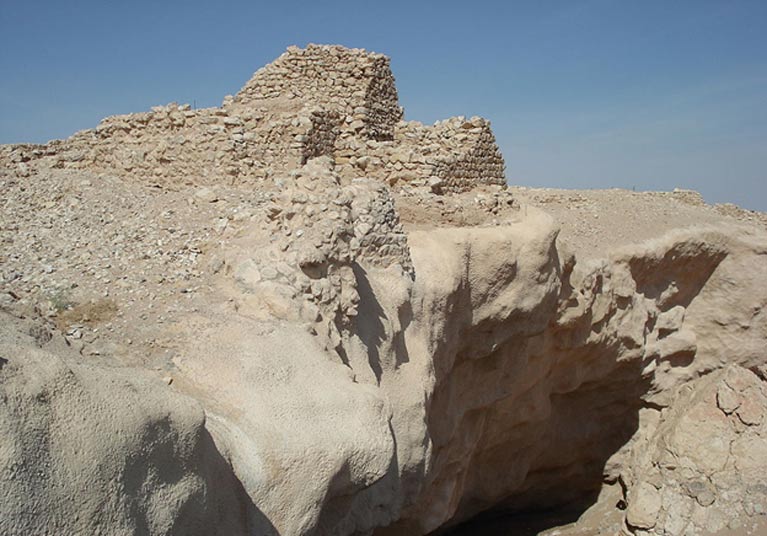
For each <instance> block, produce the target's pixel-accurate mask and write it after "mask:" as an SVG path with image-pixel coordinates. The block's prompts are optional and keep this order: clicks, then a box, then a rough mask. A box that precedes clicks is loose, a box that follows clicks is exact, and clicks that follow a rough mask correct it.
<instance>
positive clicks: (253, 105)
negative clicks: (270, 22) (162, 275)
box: [0, 45, 505, 192]
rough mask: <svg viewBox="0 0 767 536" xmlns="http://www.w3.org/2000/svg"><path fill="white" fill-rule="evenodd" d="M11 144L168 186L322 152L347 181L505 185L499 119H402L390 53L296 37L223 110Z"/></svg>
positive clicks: (15, 152)
mask: <svg viewBox="0 0 767 536" xmlns="http://www.w3.org/2000/svg"><path fill="white" fill-rule="evenodd" d="M4 152H6V153H8V152H10V154H6V155H5V157H6V158H10V160H11V161H12V162H15V163H16V164H17V167H18V171H17V172H18V173H19V174H22V175H23V174H25V170H26V169H27V162H28V161H29V160H38V159H43V160H44V161H45V162H47V163H48V165H50V166H52V167H56V168H74V169H83V168H87V169H94V170H97V171H103V172H108V173H114V174H118V175H121V176H126V177H127V176H130V177H131V178H134V179H139V180H144V181H147V182H149V183H152V184H157V185H160V186H164V187H172V185H173V184H179V183H180V184H215V183H220V182H226V183H230V184H249V183H253V182H255V181H261V180H264V179H268V178H270V177H272V176H275V175H280V174H284V173H287V172H289V171H290V170H292V169H295V168H297V167H299V166H301V165H303V164H305V163H306V162H307V161H308V160H309V159H311V158H315V157H319V156H328V157H330V158H331V160H332V161H333V162H334V165H335V169H336V172H337V173H338V174H339V176H341V177H342V178H344V179H347V180H350V179H352V178H355V177H359V176H363V175H364V176H366V177H369V178H374V179H378V180H381V181H385V182H387V183H388V184H390V185H395V184H397V183H399V184H400V185H402V184H407V183H416V184H418V183H425V182H427V181H431V182H432V184H436V185H438V187H439V188H441V189H442V190H444V191H449V192H460V191H465V190H468V189H471V188H472V187H473V186H474V185H476V184H496V185H504V184H505V177H504V161H503V156H502V155H501V153H500V151H499V149H498V147H497V145H496V142H495V137H494V136H493V133H492V130H491V128H490V123H489V121H487V120H485V119H482V118H478V117H474V118H471V119H468V120H467V119H465V118H462V117H458V118H452V119H448V120H445V121H440V122H437V123H436V124H435V125H433V126H427V125H423V124H421V123H419V122H415V121H403V111H402V108H401V107H400V106H399V102H398V98H397V89H396V86H395V83H394V76H393V75H392V72H391V69H390V66H389V59H388V58H387V57H386V56H383V55H381V54H375V53H370V52H366V51H365V50H362V49H348V48H344V47H341V46H327V45H308V46H307V47H306V48H305V49H300V48H297V47H289V48H288V50H287V51H286V52H285V53H284V54H282V55H281V56H280V57H279V58H277V60H275V61H274V62H273V63H271V64H269V65H267V66H265V67H263V68H262V69H260V70H258V71H257V72H256V73H255V74H254V75H253V77H252V78H251V79H250V81H248V83H247V84H246V85H245V86H244V87H243V88H242V90H240V92H239V93H238V94H237V95H235V96H233V97H232V96H227V97H226V98H225V99H224V102H223V105H222V106H221V107H220V108H206V109H198V110H195V109H192V108H191V107H190V106H189V105H177V104H169V105H167V106H158V107H154V108H152V111H150V112H145V113H135V114H128V115H117V116H112V117H108V118H106V119H104V120H103V121H102V122H101V123H100V124H99V125H98V126H97V127H96V128H95V129H91V130H85V131H81V132H78V133H77V134H75V135H74V136H72V137H71V138H69V139H67V140H57V141H52V142H50V143H48V144H46V145H16V146H10V147H6V148H4ZM0 156H2V155H0Z"/></svg>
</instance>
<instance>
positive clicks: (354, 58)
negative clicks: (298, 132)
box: [231, 45, 402, 140]
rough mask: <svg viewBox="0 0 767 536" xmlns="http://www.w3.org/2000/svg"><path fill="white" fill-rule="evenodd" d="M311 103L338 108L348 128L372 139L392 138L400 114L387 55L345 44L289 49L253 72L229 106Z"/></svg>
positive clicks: (302, 104)
mask: <svg viewBox="0 0 767 536" xmlns="http://www.w3.org/2000/svg"><path fill="white" fill-rule="evenodd" d="M309 103H311V105H314V106H319V107H321V108H323V109H325V110H332V111H335V112H338V113H339V114H340V115H341V118H342V120H343V124H342V127H343V128H344V129H345V130H349V131H352V132H355V133H357V134H360V135H363V136H364V137H367V138H369V139H373V140H387V139H392V137H393V136H394V125H395V124H396V123H397V122H398V121H399V120H401V119H402V109H401V108H400V106H399V102H398V98H397V88H396V86H395V83H394V76H393V75H392V72H391V69H390V67H389V58H387V57H386V56H383V55H382V54H375V53H370V52H366V51H365V50H362V49H356V48H354V49H348V48H344V47H341V46H327V45H309V46H307V47H306V48H304V49H301V48H297V47H290V48H288V50H287V51H286V52H285V53H284V54H282V55H281V56H280V57H279V58H277V59H276V60H275V61H274V62H272V63H270V64H269V65H267V66H266V67H263V68H262V69H259V70H258V71H257V72H256V73H255V74H254V75H253V77H252V78H251V79H250V81H249V82H248V83H247V84H245V87H243V88H242V90H240V92H239V93H238V94H237V95H236V96H235V98H234V100H233V101H232V103H231V106H232V107H234V108H242V107H244V108H248V107H253V106H267V107H282V108H285V109H290V108H291V107H292V108H293V109H297V108H300V107H302V106H304V105H306V104H309Z"/></svg>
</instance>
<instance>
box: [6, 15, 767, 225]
mask: <svg viewBox="0 0 767 536" xmlns="http://www.w3.org/2000/svg"><path fill="white" fill-rule="evenodd" d="M309 42H314V43H339V44H343V45H346V46H354V47H362V48H367V49H369V50H375V51H376V52H383V53H385V54H387V55H389V56H390V57H391V58H392V69H393V70H394V74H395V77H396V78H397V85H398V88H399V94H400V101H401V103H402V105H403V106H404V107H405V113H406V117H407V118H408V119H417V120H420V121H424V122H433V121H435V120H437V119H441V118H445V117H448V116H453V115H467V116H471V115H482V116H485V117H487V118H489V119H490V120H491V121H492V122H493V127H494V130H495V133H496V137H497V138H498V142H499V145H500V146H501V149H502V150H503V153H504V155H505V157H506V164H507V177H508V179H509V182H510V183H512V184H521V185H528V186H551V187H568V188H606V187H621V188H636V189H637V190H646V189H650V190H653V189H663V190H669V189H673V188H674V187H680V188H692V189H696V190H698V191H700V192H702V193H703V195H704V197H705V198H706V200H707V201H709V202H727V201H729V202H734V203H738V204H740V205H741V206H744V207H747V208H751V209H758V210H764V211H767V2H766V1H764V0H759V1H737V0H731V1H725V0H720V1H707V0H694V1H669V0H664V1H654V0H643V1H639V0H637V1H608V0H584V1H577V0H571V1H553V0H552V1H528V2H513V1H508V2H500V1H494V2H491V1H481V0H474V1H472V2H468V1H462V2H454V1H451V0H444V1H440V2H417V1H415V0H411V1H410V2H401V1H399V0H388V1H377V2H365V1H363V0H356V1H354V2H349V1H334V0H328V1H317V0H315V1H313V2H303V1H299V0H294V1H293V2H277V1H271V2H258V1H251V2H228V1H225V0H222V1H217V2H198V1H194V0H188V1H185V2H176V1H157V0H155V1H153V2H147V1H143V0H133V1H126V2H114V1H107V0H100V1H78V0H71V1H66V2H63V1H50V0H47V1H37V0H26V1H21V0H16V1H10V0H0V73H2V75H0V143H12V142H22V141H25V142H44V141H47V140H49V139H52V138H61V137H66V136H68V135H70V134H72V133H74V132H75V131H77V130H81V129H84V128H90V127H93V126H95V125H96V124H97V123H98V121H99V120H100V119H101V118H102V117H105V116H107V115H113V114H118V113H128V112H137V111H143V110H148V109H149V108H150V107H151V106H153V105H157V104H165V103H168V102H172V101H176V102H180V103H185V102H188V103H192V102H195V101H196V103H197V106H198V107H202V106H216V105H219V104H220V102H221V99H222V98H223V96H224V95H226V94H231V93H235V92H236V91H237V90H238V89H239V88H240V87H241V86H242V85H243V84H244V83H245V81H246V80H247V79H248V78H249V77H250V75H251V74H252V73H253V72H254V71H255V70H256V69H257V68H259V67H260V66H262V65H264V64H265V63H268V62H269V61H271V60H272V59H274V58H276V57H277V56H278V55H279V54H280V53H281V52H282V51H283V50H284V49H285V48H286V47H287V46H288V45H291V44H298V45H301V46H303V45H305V44H306V43H309Z"/></svg>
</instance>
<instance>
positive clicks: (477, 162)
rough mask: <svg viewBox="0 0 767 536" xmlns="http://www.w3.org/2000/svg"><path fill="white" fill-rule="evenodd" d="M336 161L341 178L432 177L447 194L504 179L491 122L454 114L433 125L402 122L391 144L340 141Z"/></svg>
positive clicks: (401, 179)
mask: <svg viewBox="0 0 767 536" xmlns="http://www.w3.org/2000/svg"><path fill="white" fill-rule="evenodd" d="M336 163H337V164H338V165H339V167H340V168H341V174H342V175H343V176H347V177H353V176H360V175H365V176H369V177H375V178H378V179H381V180H383V181H385V182H388V183H389V184H396V183H407V182H413V181H419V180H427V179H430V178H437V179H440V180H441V189H442V190H444V191H449V192H460V191H465V190H469V189H471V188H473V187H474V186H476V185H477V184H497V185H503V184H505V183H506V179H505V176H504V168H505V165H504V161H503V156H502V155H501V152H500V150H499V149H498V146H497V145H496V143H495V136H493V132H492V130H491V128H490V123H489V122H488V121H487V120H485V119H482V118H479V117H473V118H471V119H469V120H467V119H465V118H463V117H454V118H451V119H447V120H445V121H440V122H437V123H436V124H435V125H433V126H428V125H423V124H421V123H419V122H416V121H408V122H405V121H402V122H400V123H398V124H397V127H396V130H395V134H394V140H393V141H392V142H384V143H374V142H370V141H367V142H365V141H361V140H356V139H347V140H343V141H342V142H340V143H339V144H338V145H337V147H336Z"/></svg>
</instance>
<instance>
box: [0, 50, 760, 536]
mask: <svg viewBox="0 0 767 536" xmlns="http://www.w3.org/2000/svg"><path fill="white" fill-rule="evenodd" d="M321 62H324V64H325V66H326V67H327V66H328V65H335V67H327V68H328V69H329V72H330V73H331V74H332V75H333V76H328V77H324V76H323V71H322V70H321V69H320V70H318V68H319V67H318V66H319V65H320V63H321ZM307 69H308V70H307ZM293 80H295V82H292V81H293ZM331 80H333V82H332V83H331V82H330V81H331ZM329 87H331V88H333V90H332V91H330V89H328V88H329ZM323 95H324V97H323ZM318 99H320V100H319V101H318ZM323 99H325V100H323ZM317 104H320V105H321V106H319V107H318V108H315V107H313V106H315V105H317ZM262 108H263V110H262ZM264 110H265V111H264ZM302 110H303V111H302ZM307 110H308V111H307ZM304 111H306V114H308V115H305V116H304V115H301V114H303V112H304ZM249 114H252V115H249ZM211 118H213V119H211ZM400 118H401V111H400V110H399V108H398V105H397V104H396V89H395V88H394V85H393V77H391V73H390V71H389V68H388V60H386V59H385V58H384V57H382V56H379V55H371V54H368V53H365V52H363V51H358V50H351V51H349V50H346V49H342V48H340V47H314V46H312V47H308V48H307V49H304V50H301V49H291V50H289V51H288V53H286V54H285V55H284V56H283V57H281V58H280V59H279V60H278V61H277V62H275V63H274V64H272V65H270V66H269V67H267V68H265V69H264V70H263V71H260V72H259V73H256V75H255V76H254V78H253V79H252V80H251V81H250V82H249V83H248V84H247V85H246V87H245V88H244V89H243V91H242V92H241V93H240V94H238V96H237V97H235V98H231V99H226V101H225V103H224V106H223V107H222V108H220V109H213V110H207V111H204V110H200V111H193V110H185V109H183V108H178V107H171V108H162V109H158V110H155V111H154V112H152V114H145V115H139V116H136V115H134V116H126V117H125V118H113V119H110V120H108V121H106V122H105V123H104V124H103V125H102V127H99V129H97V130H96V131H95V132H93V133H87V134H83V135H78V136H76V137H75V138H73V139H70V140H67V141H64V142H52V143H51V144H48V145H47V146H43V147H36V148H35V147H20V146H10V147H4V148H2V150H0V182H2V184H1V186H2V187H3V192H4V195H3V196H2V198H0V209H2V210H0V245H2V248H1V249H0V276H1V277H2V279H0V300H2V301H0V307H2V308H4V309H5V312H2V311H0V397H2V398H0V400H2V406H0V432H1V433H2V435H3V438H4V439H3V441H2V443H0V498H1V499H2V502H0V529H2V530H0V532H3V533H7V534H34V533H46V532H48V533H94V534H95V533H99V531H100V532H101V533H103V534H122V533H132V534H234V535H236V534H281V535H300V534H318V535H319V534H321V535H349V534H377V535H389V534H392V535H393V534H397V535H399V534H427V533H430V532H432V531H442V532H449V531H450V530H456V531H458V532H457V533H461V532H460V531H466V530H468V531H469V532H468V533H480V532H472V529H470V528H469V529H467V528H465V526H464V528H456V527H458V526H459V525H460V524H461V523H462V522H465V521H467V520H470V519H472V518H473V516H475V515H477V514H480V513H482V512H487V511H495V512H505V515H506V519H509V520H513V519H515V517H524V516H526V515H529V514H530V513H531V512H536V511H540V510H545V509H552V508H560V507H564V506H572V505H573V504H577V505H578V508H579V509H580V510H581V511H582V512H583V516H582V518H581V521H579V522H576V523H575V524H572V525H570V526H568V527H562V528H561V529H557V530H559V531H560V533H561V534H570V535H576V534H579V535H585V534H618V533H621V532H623V533H625V534H637V535H648V534H658V535H683V534H717V533H720V532H721V531H727V530H731V531H737V530H740V531H742V532H744V533H752V534H757V533H758V532H757V531H758V530H759V528H760V526H764V521H765V518H766V517H765V516H766V515H767V513H766V512H765V509H766V508H767V492H766V491H765V490H767V487H766V486H767V483H766V482H765V480H764V476H763V475H764V474H766V473H767V468H766V467H765V463H767V450H766V442H767V428H765V427H766V426H767V384H766V383H765V381H766V380H767V352H765V348H766V345H765V341H766V340H767V314H766V313H765V310H766V308H767V285H766V284H765V281H767V230H766V229H765V226H764V221H765V220H764V218H763V215H759V214H749V213H745V212H743V211H738V210H729V209H728V210H722V209H716V208H712V207H708V206H706V205H705V204H704V203H702V202H701V201H700V200H699V199H698V198H697V197H696V196H695V195H693V194H691V193H689V192H674V193H669V194H658V193H652V194H637V193H633V192H620V191H610V192H566V193H561V192H556V191H539V190H526V189H519V188H517V189H508V188H506V187H504V186H502V185H500V184H499V181H498V180H497V179H498V178H500V177H502V159H501V160H499V158H500V155H499V154H497V148H495V146H494V142H493V141H492V133H491V132H490V131H489V126H488V125H487V123H486V122H485V121H484V120H481V119H472V120H468V121H467V120H464V119H460V120H457V119H456V120H449V121H446V122H444V123H440V124H437V125H435V126H434V127H423V126H420V125H417V124H412V123H401V122H399V119H400ZM307 121H308V122H307ZM334 122H338V123H334ZM267 124H268V125H269V127H268V128H266V127H265V126H264V125H267ZM213 127H216V128H215V129H214V128H213ZM262 127H263V128H264V129H266V130H259V129H262ZM190 129H191V130H190ZM199 129H203V130H205V131H206V132H208V131H210V136H208V135H207V134H206V135H205V136H202V135H199V136H198V134H199V132H201V130H199ZM239 129H241V130H239ZM291 129H298V130H300V129H305V132H304V131H302V132H297V131H296V132H293V130H291ZM249 133H250V134H254V136H255V137H253V136H251V137H246V136H247V135H248V134H249ZM258 133H272V134H273V135H274V137H272V138H270V137H269V136H271V135H272V134H268V135H267V134H264V136H265V138H264V139H263V140H262V139H260V138H258V139H257V137H258V136H260V134H258ZM286 133H288V134H286ZM187 135H188V136H189V137H190V138H189V139H192V140H193V141H192V142H191V145H187V144H188V143H190V142H188V141H185V142H183V143H182V142H181V141H180V138H178V139H177V138H173V139H174V140H176V141H178V146H179V147H185V148H184V149H183V150H178V151H176V150H175V149H172V148H171V147H170V145H168V146H166V147H164V148H160V147H158V146H156V143H157V140H158V139H161V138H162V139H166V138H167V139H171V138H169V136H187ZM283 135H284V136H288V138H284V139H283V137H281V136H283ZM221 136H224V137H226V136H231V137H232V139H231V140H230V141H231V142H232V143H233V144H234V145H230V144H229V141H227V140H225V139H224V137H221ZM239 136H242V138H240V137H239ZM296 136H300V138H297V137H296ZM203 139H204V141H203ZM408 140H409V141H408ZM477 140H479V141H477ZM176 141H174V143H176ZM475 142H476V143H475ZM238 144H239V145H238ZM242 144H244V145H242ZM248 144H250V145H248ZM143 145H146V146H147V147H149V148H150V149H151V151H150V153H151V154H150V153H144V154H143V156H139V157H136V158H137V159H136V164H135V166H128V167H126V166H125V163H126V161H127V160H126V159H125V155H124V154H123V153H120V150H122V149H126V148H128V147H132V149H131V150H137V149H136V148H137V147H139V146H143ZM232 147H235V148H236V150H235V151H234V152H233V153H232V154H229V153H228V152H227V151H229V149H228V148H232ZM246 147H249V149H247V150H245V149H244V148H246ZM161 149H162V150H161ZM142 150H143V149H142ZM209 150H210V151H212V153H211V154H213V155H214V156H213V157H212V158H208V156H206V155H207V154H208V153H206V151H209ZM241 150H242V151H245V152H237V151H241ZM259 151H260V152H259ZM291 151H293V152H292V153H291ZM302 151H303V152H302ZM160 152H162V154H163V155H165V156H162V155H160ZM246 153H247V154H246ZM288 153H290V155H292V156H290V158H293V160H290V158H287V157H286V156H285V155H288ZM226 154H229V156H222V155H226ZM130 158H133V156H131V157H130ZM129 160H130V159H129ZM206 162H207V163H206ZM227 162H228V163H229V164H231V165H232V166H234V167H235V168H236V169H235V170H234V171H233V172H232V173H231V174H230V175H228V177H230V178H231V177H235V178H236V180H230V179H226V178H222V177H224V176H225V175H226V173H229V172H228V171H226V165H229V164H226V163H227ZM225 164H226V165H225ZM221 166H224V167H223V168H222V167H221ZM59 168H66V169H59ZM427 168H428V169H427ZM150 170H155V171H150ZM191 170H196V171H194V173H197V171H199V173H200V174H196V175H194V177H192V178H190V179H189V180H180V179H179V178H180V177H182V176H186V174H187V173H190V172H191ZM222 170H223V171H222ZM267 170H268V171H267ZM440 170H441V171H440ZM446 170H447V171H446ZM499 173H501V174H500V175H499ZM148 177H150V178H151V180H147V178H148ZM200 177H203V178H202V179H200ZM594 214H596V215H597V216H596V217H595V216H594ZM586 216H588V217H587V218H586ZM594 241H598V243H593V242H594ZM588 506H590V508H589V509H587V507H588ZM556 519H557V516H552V520H550V522H549V523H548V525H545V524H544V525H543V527H544V528H545V527H546V526H548V527H552V526H553V525H555V524H558V523H555V521H556ZM760 523H761V525H760ZM541 530H543V529H541Z"/></svg>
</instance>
